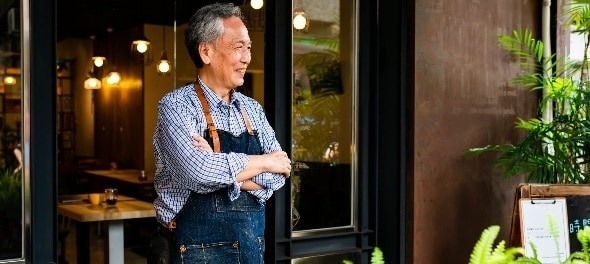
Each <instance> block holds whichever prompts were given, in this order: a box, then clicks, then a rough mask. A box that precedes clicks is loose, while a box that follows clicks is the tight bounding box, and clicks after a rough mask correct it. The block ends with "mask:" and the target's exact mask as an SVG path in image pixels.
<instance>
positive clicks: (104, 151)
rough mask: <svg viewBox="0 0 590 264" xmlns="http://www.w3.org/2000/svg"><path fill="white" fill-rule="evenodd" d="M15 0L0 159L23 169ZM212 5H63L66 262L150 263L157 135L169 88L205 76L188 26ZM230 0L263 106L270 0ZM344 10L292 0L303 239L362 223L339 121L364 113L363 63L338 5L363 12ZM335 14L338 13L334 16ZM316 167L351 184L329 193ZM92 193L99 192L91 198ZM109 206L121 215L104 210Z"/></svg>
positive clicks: (61, 165) (298, 230)
mask: <svg viewBox="0 0 590 264" xmlns="http://www.w3.org/2000/svg"><path fill="white" fill-rule="evenodd" d="M8 2H10V3H7V4H6V5H5V6H2V8H3V9H2V11H3V12H2V14H3V17H2V21H8V22H6V23H7V25H4V26H5V27H6V28H8V31H7V32H6V34H5V35H6V36H7V37H6V38H5V41H4V44H3V49H4V50H5V51H4V53H2V54H1V55H3V57H2V59H3V64H2V68H1V69H0V75H2V77H3V82H2V83H1V84H0V90H1V91H0V97H1V98H0V102H1V103H2V104H3V105H2V106H1V107H0V109H1V111H2V113H0V117H1V118H2V120H1V122H0V123H1V126H2V129H1V131H2V132H1V133H2V144H3V146H2V148H3V154H2V159H1V160H0V161H1V162H2V163H3V165H4V167H5V168H14V167H16V166H17V165H15V164H18V162H19V160H18V157H16V156H15V155H13V150H14V149H15V148H17V146H18V144H19V143H20V138H19V137H20V134H21V128H22V127H21V126H22V112H21V105H20V104H21V102H22V96H23V94H22V91H21V87H20V74H21V72H20V61H19V60H20V56H19V54H18V53H19V50H18V49H19V48H18V47H19V43H18V42H19V36H20V35H19V29H18V26H17V25H15V24H14V23H15V20H14V19H18V18H17V16H18V14H19V13H18V1H15V0H12V1H8ZM210 2H214V1H210V0H207V1H191V0H174V1H170V0H106V1H97V0H78V1H74V0H59V1H57V15H56V17H57V21H56V25H57V30H56V58H57V62H56V85H55V88H56V93H55V95H56V129H57V141H56V151H57V168H58V173H57V176H58V179H57V183H58V185H57V187H58V190H57V192H58V195H59V199H58V202H59V206H58V213H59V218H58V224H59V233H58V239H59V241H58V244H59V252H58V254H59V258H60V261H61V262H63V263H91V262H92V263H94V262H96V263H99V262H103V261H104V262H105V263H106V262H109V263H119V261H121V260H122V259H124V262H120V263H145V261H146V258H147V244H146V243H147V241H148V240H149V237H150V235H151V231H152V230H153V229H154V225H155V220H154V216H155V212H154V211H153V208H152V207H151V201H152V200H153V198H154V191H153V180H154V170H155V164H154V163H155V162H154V157H153V148H152V135H153V131H154V128H155V123H156V116H157V102H158V100H159V98H161V97H162V96H163V95H164V94H165V93H167V92H168V91H171V90H172V89H174V88H176V87H179V86H182V85H185V84H188V83H191V82H192V81H194V79H195V77H196V73H197V69H195V67H194V65H193V64H192V62H191V61H190V58H189V56H188V54H187V52H186V49H185V47H184V36H183V32H184V29H185V27H186V23H187V21H188V19H189V17H190V15H191V14H192V13H193V12H194V11H195V10H197V9H198V8H199V7H201V6H203V5H205V4H208V3H210ZM230 2H233V3H235V4H237V5H240V6H241V7H242V10H243V12H244V16H245V19H246V20H245V21H246V23H247V27H248V29H249V35H250V38H251V39H252V41H253V46H252V54H253V55H252V61H251V63H250V65H249V67H248V70H247V74H246V80H245V81H246V82H245V84H244V85H243V86H242V87H238V91H240V92H242V93H244V94H246V95H249V96H251V97H253V98H255V99H256V100H257V101H259V102H261V104H263V106H264V102H265V98H264V97H265V94H267V93H265V87H264V86H265V77H264V72H265V71H264V62H265V58H264V53H265V52H264V51H265V50H264V48H265V45H264V43H265V28H264V27H265V21H264V20H265V5H266V3H265V1H263V0H258V1H257V0H246V1H244V0H233V1H230ZM339 6H340V1H337V0H329V1H320V2H315V1H306V0H301V1H299V0H297V1H293V18H294V19H293V25H294V29H293V31H294V32H293V36H294V45H293V51H292V55H293V69H294V70H293V86H292V87H291V88H292V93H293V98H292V102H293V105H294V110H293V121H292V126H293V128H292V141H293V146H292V149H291V151H292V155H293V159H294V160H295V161H296V168H297V169H296V170H297V171H298V173H297V175H294V177H293V178H292V181H291V182H292V184H293V186H291V196H292V200H291V202H290V204H291V211H292V213H291V215H292V219H287V221H288V224H289V225H291V229H292V231H293V232H294V236H306V234H307V233H308V232H307V231H309V230H320V231H321V233H325V232H326V231H327V230H337V229H339V228H341V229H351V227H352V222H353V219H352V217H351V215H352V210H353V209H352V206H351V203H352V200H353V195H354V194H353V192H352V191H351V188H352V187H351V185H352V182H353V176H352V175H351V163H352V162H351V161H350V160H348V158H347V157H349V156H350V155H351V153H348V151H350V150H349V149H348V148H341V147H340V146H341V145H347V144H350V142H351V141H352V140H353V139H352V138H353V135H352V133H353V132H352V131H346V130H345V129H344V130H342V129H339V128H340V127H351V122H352V118H351V116H352V115H353V113H352V112H350V111H351V110H350V109H353V107H352V104H353V95H352V92H349V91H350V90H351V89H352V88H351V87H352V84H351V83H352V79H351V77H346V76H340V72H341V71H343V70H349V69H348V68H350V67H351V66H350V65H352V63H353V62H352V61H351V60H352V59H351V58H346V56H344V57H342V58H341V57H340V55H339V54H340V53H344V54H346V52H342V51H340V49H351V47H349V45H350V44H348V43H343V44H342V46H343V47H342V48H341V47H340V43H339V38H346V37H348V38H350V36H351V34H352V32H351V29H350V26H349V25H342V26H341V25H340V24H339V21H338V19H339V16H340V14H339V12H352V11H351V9H352V7H342V6H340V7H339ZM326 10H330V12H327V13H330V14H329V15H327V14H326ZM11 21H12V22H11ZM11 23H12V24H11ZM347 67H348V68H347ZM314 70H315V71H321V72H322V76H323V77H322V78H319V79H317V75H313V74H311V73H310V72H311V71H314ZM312 98H313V100H312ZM326 131H328V132H329V133H324V132H326ZM312 135H313V136H312ZM313 173H321V174H322V175H331V177H344V179H347V180H341V181H338V182H336V183H333V188H332V190H330V191H320V190H317V189H316V188H315V187H314V185H313V184H312V182H311V181H309V180H306V179H309V178H310V177H311V176H312V174H313ZM325 180H326V181H330V178H326V179H325ZM316 183H317V182H316ZM320 184H323V183H320ZM107 189H116V192H117V195H118V196H117V203H116V204H115V205H114V206H115V207H109V205H107V204H106V193H105V192H106V190H107ZM306 192H307V193H306ZM90 194H99V196H98V197H96V195H92V196H93V198H91V195H90ZM329 196H332V197H334V196H337V197H339V199H340V200H339V203H338V204H336V205H334V204H330V203H329V200H326V202H325V203H326V204H321V203H319V204H318V201H322V200H325V199H323V197H329ZM97 199H98V200H99V201H98V202H93V200H97ZM0 202H1V201H0ZM306 205H307V206H306ZM108 208H116V210H117V212H116V213H114V214H113V213H109V214H105V213H104V212H105V210H107V209H108ZM318 208H320V211H322V208H323V213H324V216H323V217H310V216H312V215H313V214H316V211H317V210H318ZM111 212H112V211H111ZM123 230H124V231H123ZM328 232H329V231H328ZM309 233H313V232H309ZM17 239H18V238H17ZM7 248H8V249H6V248H2V249H1V250H0V251H2V250H4V251H5V252H3V253H2V255H1V256H3V257H9V258H10V256H11V254H12V251H11V249H10V247H7ZM340 257H342V256H340ZM345 257H346V256H345ZM107 260H108V261H107Z"/></svg>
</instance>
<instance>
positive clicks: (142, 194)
mask: <svg viewBox="0 0 590 264" xmlns="http://www.w3.org/2000/svg"><path fill="white" fill-rule="evenodd" d="M84 172H85V173H86V174H87V175H89V176H90V177H91V178H90V180H91V184H92V189H93V190H94V191H102V190H104V188H118V189H119V193H123V194H126V195H129V196H133V197H135V198H138V199H140V200H144V201H152V200H153V198H154V193H153V192H154V173H153V172H146V173H145V174H146V176H147V179H145V180H140V179H139V176H140V175H141V170H86V171H84Z"/></svg>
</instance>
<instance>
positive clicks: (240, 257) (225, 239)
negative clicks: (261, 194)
mask: <svg viewBox="0 0 590 264" xmlns="http://www.w3.org/2000/svg"><path fill="white" fill-rule="evenodd" d="M197 87H198V89H199V90H200V86H198V85H197V82H195V90H197V94H199V92H201V93H202V91H199V90H198V89H197ZM203 99H204V97H203ZM203 99H201V100H203ZM201 103H202V104H203V107H204V108H205V107H207V108H208V106H207V104H206V101H205V102H203V101H201ZM207 112H208V109H207V110H206V111H205V114H206V115H207ZM242 115H243V116H244V118H245V122H246V124H247V127H248V131H245V132H243V133H242V134H240V135H239V136H234V135H232V134H231V133H229V132H226V131H223V130H215V128H214V127H212V128H211V127H210V128H209V129H207V130H206V131H205V132H206V133H205V136H204V138H205V139H206V140H207V142H209V145H210V146H215V144H216V142H217V144H218V145H219V147H218V148H217V150H216V151H218V152H223V153H229V152H238V153H246V154H249V155H250V154H252V155H256V154H263V152H262V147H261V144H260V141H259V139H258V136H257V134H256V132H255V131H253V130H251V128H250V124H249V121H248V120H247V116H245V111H242ZM209 123H210V125H213V124H212V122H209ZM211 129H213V130H215V131H216V133H215V134H217V135H215V134H213V136H211V135H210V134H211V133H210V132H211ZM215 137H218V138H217V139H214V138H215ZM174 222H175V223H176V228H175V230H174V235H175V239H176V248H177V249H179V250H178V254H177V256H176V263H191V264H193V263H207V264H217V263H219V264H234V263H241V264H261V263H264V227H265V207H264V205H261V204H260V203H258V201H257V199H256V197H255V196H253V195H251V194H250V193H248V192H241V193H240V196H239V197H238V198H237V199H236V200H234V201H230V199H229V196H228V189H227V188H224V189H221V190H218V191H216V192H213V193H207V194H198V193H195V192H193V193H191V195H190V197H189V198H188V200H187V202H186V203H185V205H184V206H183V208H182V210H181V211H180V213H179V214H178V215H177V217H176V218H175V220H174Z"/></svg>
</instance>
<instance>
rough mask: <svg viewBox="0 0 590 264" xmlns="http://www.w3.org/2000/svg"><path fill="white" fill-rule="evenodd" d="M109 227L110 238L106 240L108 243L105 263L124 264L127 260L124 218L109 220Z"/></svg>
mask: <svg viewBox="0 0 590 264" xmlns="http://www.w3.org/2000/svg"><path fill="white" fill-rule="evenodd" d="M108 229H109V230H108V239H106V240H105V242H106V243H107V244H106V245H105V258H104V259H105V263H109V264H123V263H124V262H125V255H124V252H125V241H124V237H125V233H124V230H123V220H114V221H108ZM107 256H108V257H107Z"/></svg>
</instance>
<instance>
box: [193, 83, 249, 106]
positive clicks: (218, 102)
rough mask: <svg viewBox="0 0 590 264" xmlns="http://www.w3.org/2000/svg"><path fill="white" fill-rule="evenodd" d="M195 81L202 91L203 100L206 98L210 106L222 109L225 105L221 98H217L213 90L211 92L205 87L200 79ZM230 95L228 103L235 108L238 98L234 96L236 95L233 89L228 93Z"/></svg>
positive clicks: (237, 104)
mask: <svg viewBox="0 0 590 264" xmlns="http://www.w3.org/2000/svg"><path fill="white" fill-rule="evenodd" d="M197 81H198V82H199V84H200V85H201V88H202V89H203V93H204V94H205V98H207V101H208V102H209V104H210V105H215V106H217V107H222V106H223V105H224V104H225V102H224V101H223V100H222V99H221V98H219V96H217V94H216V93H215V92H213V90H211V88H209V86H207V85H206V84H205V83H204V82H203V81H202V80H201V77H197ZM230 93H231V95H230V101H229V103H230V104H233V105H234V106H236V107H239V98H238V96H236V95H237V94H238V93H236V90H235V89H232V90H231V91H230Z"/></svg>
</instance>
